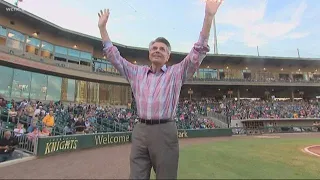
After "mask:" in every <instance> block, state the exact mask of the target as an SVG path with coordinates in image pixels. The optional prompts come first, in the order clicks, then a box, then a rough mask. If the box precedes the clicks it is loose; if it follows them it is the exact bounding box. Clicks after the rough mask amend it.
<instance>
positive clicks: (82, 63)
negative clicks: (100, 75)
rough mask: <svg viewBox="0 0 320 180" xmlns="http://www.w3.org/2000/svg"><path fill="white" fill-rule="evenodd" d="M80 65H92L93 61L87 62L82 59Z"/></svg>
mask: <svg viewBox="0 0 320 180" xmlns="http://www.w3.org/2000/svg"><path fill="white" fill-rule="evenodd" d="M80 65H84V66H90V65H91V63H89V62H86V61H80Z"/></svg>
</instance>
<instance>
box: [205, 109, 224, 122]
mask: <svg viewBox="0 0 320 180" xmlns="http://www.w3.org/2000/svg"><path fill="white" fill-rule="evenodd" d="M207 115H208V117H213V118H216V119H218V120H219V121H222V122H224V123H226V124H228V123H229V122H228V118H227V116H226V115H224V114H219V113H216V112H213V111H209V112H207Z"/></svg>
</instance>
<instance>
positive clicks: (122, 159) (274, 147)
mask: <svg viewBox="0 0 320 180" xmlns="http://www.w3.org/2000/svg"><path fill="white" fill-rule="evenodd" d="M319 138H320V134H318V133H316V134H315V133H312V134H273V135H268V136H237V137H220V138H197V139H196V138H194V139H193V138H190V139H181V140H180V145H181V148H180V164H179V176H178V177H179V179H180V178H181V179H221V178H223V179H227V178H229V179H231V178H233V179H279V178H281V179H316V178H319V177H320V169H319V167H320V158H319V157H317V156H315V155H311V154H308V153H306V152H304V151H303V149H304V148H305V147H308V146H311V145H317V144H318V145H320V139H319ZM129 154H130V144H125V145H120V146H112V147H103V148H96V149H88V150H80V151H77V152H70V153H63V154H58V155H53V156H49V157H45V158H39V159H35V160H31V161H27V162H23V163H19V164H15V165H13V166H7V167H2V168H0V174H1V177H2V178H5V179H21V178H22V179H29V178H33V179H34V178H36V179H37V178H39V179H48V178H49V179H54V178H55V179H57V178H58V179H61V178H64V179H102V178H104V179H110V178H113V179H114V178H117V179H121V178H122V179H123V178H128V175H129ZM12 167H14V168H12ZM152 177H153V178H154V174H152Z"/></svg>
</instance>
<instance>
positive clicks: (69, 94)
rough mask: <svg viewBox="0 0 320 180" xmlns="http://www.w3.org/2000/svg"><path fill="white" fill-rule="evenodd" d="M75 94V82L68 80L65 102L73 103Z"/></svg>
mask: <svg viewBox="0 0 320 180" xmlns="http://www.w3.org/2000/svg"><path fill="white" fill-rule="evenodd" d="M75 92H76V81H75V80H74V79H68V90H67V100H68V101H74V98H75Z"/></svg>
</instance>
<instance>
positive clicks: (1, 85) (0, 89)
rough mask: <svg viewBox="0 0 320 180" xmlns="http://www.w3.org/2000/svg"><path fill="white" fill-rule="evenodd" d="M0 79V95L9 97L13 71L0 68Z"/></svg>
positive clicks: (3, 67)
mask: <svg viewBox="0 0 320 180" xmlns="http://www.w3.org/2000/svg"><path fill="white" fill-rule="evenodd" d="M0 77H2V78H0V94H3V95H4V96H5V97H10V92H11V85H12V78H13V69H12V68H8V67H5V66H0ZM4 77H5V78H4Z"/></svg>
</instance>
